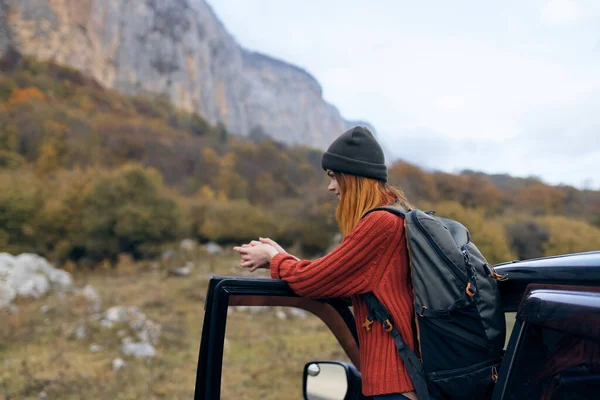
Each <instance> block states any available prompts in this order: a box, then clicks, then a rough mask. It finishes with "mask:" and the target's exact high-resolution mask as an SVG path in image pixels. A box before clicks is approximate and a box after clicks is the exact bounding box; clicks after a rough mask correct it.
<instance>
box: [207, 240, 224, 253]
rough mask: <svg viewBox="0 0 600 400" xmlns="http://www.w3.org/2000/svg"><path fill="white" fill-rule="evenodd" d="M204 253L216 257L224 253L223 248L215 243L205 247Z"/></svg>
mask: <svg viewBox="0 0 600 400" xmlns="http://www.w3.org/2000/svg"><path fill="white" fill-rule="evenodd" d="M204 251H205V252H206V254H210V255H215V254H221V253H222V252H223V248H222V247H221V246H219V245H218V244H216V243H214V242H210V243H207V244H206V245H205V246H204Z"/></svg>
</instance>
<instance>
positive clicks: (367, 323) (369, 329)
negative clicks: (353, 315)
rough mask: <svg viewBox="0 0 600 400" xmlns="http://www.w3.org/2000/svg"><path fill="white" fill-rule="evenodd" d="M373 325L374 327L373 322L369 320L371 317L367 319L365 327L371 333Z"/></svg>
mask: <svg viewBox="0 0 600 400" xmlns="http://www.w3.org/2000/svg"><path fill="white" fill-rule="evenodd" d="M371 325H373V321H372V320H370V319H369V317H367V318H365V322H364V323H363V327H364V328H365V330H366V331H367V332H370V331H371Z"/></svg>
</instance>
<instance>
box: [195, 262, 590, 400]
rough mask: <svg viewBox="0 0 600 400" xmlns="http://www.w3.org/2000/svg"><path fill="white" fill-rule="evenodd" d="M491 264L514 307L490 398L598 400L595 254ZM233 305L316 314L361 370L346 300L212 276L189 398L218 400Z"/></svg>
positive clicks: (351, 395) (354, 392)
mask: <svg viewBox="0 0 600 400" xmlns="http://www.w3.org/2000/svg"><path fill="white" fill-rule="evenodd" d="M495 269H496V272H497V273H499V274H501V275H505V276H506V277H507V278H508V279H507V280H505V281H501V282H500V283H499V284H500V290H501V296H502V303H503V307H504V309H505V312H516V322H515V324H514V327H513V329H512V332H508V334H509V335H510V338H509V341H508V346H507V348H506V352H505V356H504V359H503V362H502V365H501V368H500V371H499V379H498V382H497V384H496V386H495V389H494V394H493V399H495V400H500V399H536V398H539V399H551V398H556V399H558V398H576V399H588V398H590V399H591V398H600V395H597V396H599V397H589V396H596V394H597V393H600V392H598V391H597V390H598V389H600V386H599V385H600V251H595V252H587V253H578V254H569V255H563V256H556V257H546V258H540V259H534V260H526V261H518V262H510V263H504V264H499V265H496V266H495ZM234 305H247V306H253V305H254V306H258V305H262V306H265V305H266V306H287V307H298V308H301V309H304V310H307V311H309V312H311V313H313V314H315V315H316V316H317V317H319V318H320V319H321V320H323V322H325V324H326V325H327V326H328V327H329V329H330V330H331V332H332V333H333V334H334V335H335V337H336V338H337V340H338V342H339V343H340V345H341V347H342V348H343V349H344V351H345V352H346V354H347V356H348V358H349V359H350V360H351V361H352V364H354V367H355V368H356V370H360V360H359V356H358V337H357V333H356V324H355V321H354V317H353V314H352V312H351V309H350V306H349V303H348V301H347V299H327V300H311V299H307V298H301V297H298V296H297V295H296V294H295V293H294V292H293V291H292V290H291V289H290V288H289V286H288V285H287V284H286V283H285V282H283V281H278V280H271V279H258V278H246V277H244V278H242V277H213V278H212V279H211V281H210V284H209V288H208V293H207V296H206V303H205V317H204V325H203V330H202V338H201V343H200V353H199V358H198V368H197V374H196V388H195V399H197V400H204V399H211V400H212V399H219V398H220V392H221V369H222V360H223V344H224V339H225V326H226V321H227V308H228V307H229V306H234ZM307 361H310V360H307ZM349 381H351V382H349V390H348V394H347V396H346V398H347V399H360V398H364V397H363V396H362V395H361V394H360V384H359V383H360V382H358V384H357V382H356V379H355V378H352V379H349ZM297 395H298V396H300V394H297ZM557 396H559V397H557ZM560 396H562V397H560ZM564 396H566V397H564Z"/></svg>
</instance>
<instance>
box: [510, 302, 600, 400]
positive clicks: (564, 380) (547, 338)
mask: <svg viewBox="0 0 600 400" xmlns="http://www.w3.org/2000/svg"><path fill="white" fill-rule="evenodd" d="M594 296H597V295H594ZM580 298H584V297H581V296H580ZM559 300H562V299H559ZM569 307H570V304H569V303H568V302H567V301H565V302H563V303H560V302H557V303H552V302H550V301H547V302H544V301H543V300H542V301H537V302H532V304H530V310H528V311H527V312H528V315H529V316H530V318H531V319H533V320H534V322H531V321H525V324H524V336H523V339H522V342H521V343H520V346H519V347H518V350H517V356H516V359H515V364H514V365H515V366H514V369H513V370H512V371H511V373H510V375H511V379H510V382H509V388H508V391H507V393H508V396H507V397H506V398H509V399H543V400H562V399H572V400H578V399H586V400H587V399H589V400H591V399H597V398H598V393H600V312H599V311H600V310H599V309H595V310H594V309H592V308H589V304H586V307H588V308H586V309H585V310H584V311H582V309H581V308H579V309H577V308H575V309H573V310H572V311H571V310H570V309H569ZM536 320H537V321H536Z"/></svg>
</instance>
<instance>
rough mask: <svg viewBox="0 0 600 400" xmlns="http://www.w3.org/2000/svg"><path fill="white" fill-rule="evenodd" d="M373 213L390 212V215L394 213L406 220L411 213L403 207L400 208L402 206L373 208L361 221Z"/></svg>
mask: <svg viewBox="0 0 600 400" xmlns="http://www.w3.org/2000/svg"><path fill="white" fill-rule="evenodd" d="M373 211H387V212H390V213H392V214H394V215H397V216H399V217H402V218H405V217H406V214H408V213H409V211H406V210H405V209H404V207H402V206H400V205H396V206H395V205H390V206H383V207H375V208H372V209H370V210H369V211H367V212H366V213H365V214H364V215H363V216H362V217H361V219H362V218H364V217H366V216H367V215H369V214H370V213H372V212H373Z"/></svg>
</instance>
